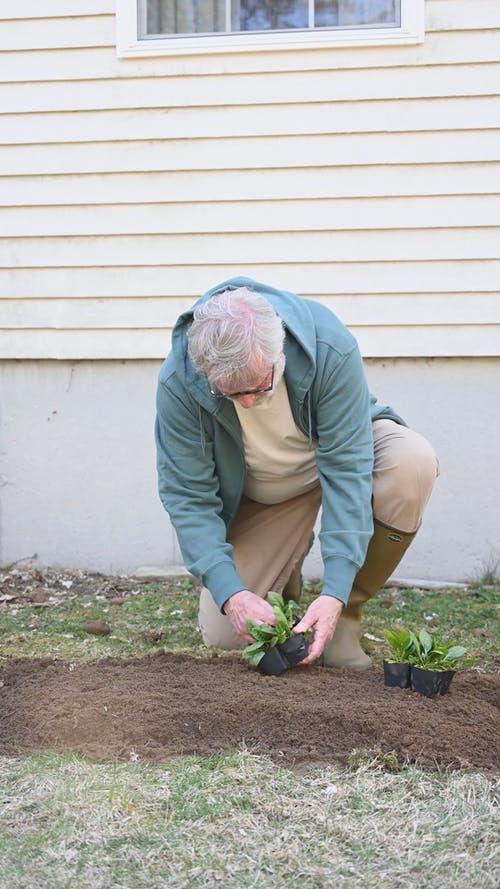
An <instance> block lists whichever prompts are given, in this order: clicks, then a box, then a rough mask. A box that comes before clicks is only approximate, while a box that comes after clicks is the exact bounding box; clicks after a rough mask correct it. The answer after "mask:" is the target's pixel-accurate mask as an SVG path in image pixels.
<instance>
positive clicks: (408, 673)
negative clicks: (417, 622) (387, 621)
mask: <svg viewBox="0 0 500 889" xmlns="http://www.w3.org/2000/svg"><path fill="white" fill-rule="evenodd" d="M384 635H385V638H386V639H387V641H388V643H389V645H390V646H391V648H392V652H393V656H392V657H388V658H387V659H386V660H385V661H384V681H385V684H386V685H389V686H397V687H399V688H410V687H411V688H412V689H413V691H418V692H420V694H423V695H426V696H427V697H432V696H433V695H437V694H441V695H444V694H445V693H446V692H447V691H448V689H449V687H450V683H451V680H452V679H453V676H454V675H455V672H456V668H457V661H458V660H459V659H460V658H462V657H463V656H464V654H465V648H463V646H462V645H444V644H442V643H439V642H437V641H436V639H435V638H433V636H431V634H430V633H428V632H427V630H425V629H424V630H420V632H419V633H418V634H416V633H413V632H411V630H405V629H403V630H400V631H399V632H394V631H392V630H385V631H384ZM474 663H475V661H474V660H467V661H463V663H462V666H464V667H465V666H470V665H471V664H474Z"/></svg>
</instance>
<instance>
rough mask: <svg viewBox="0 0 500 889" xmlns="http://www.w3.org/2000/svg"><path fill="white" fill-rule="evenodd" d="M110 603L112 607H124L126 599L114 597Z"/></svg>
mask: <svg viewBox="0 0 500 889" xmlns="http://www.w3.org/2000/svg"><path fill="white" fill-rule="evenodd" d="M108 601H109V604H110V605H123V604H124V602H125V599H122V597H121V596H113V598H112V599H109V600H108Z"/></svg>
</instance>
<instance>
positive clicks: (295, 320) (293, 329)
mask: <svg viewBox="0 0 500 889" xmlns="http://www.w3.org/2000/svg"><path fill="white" fill-rule="evenodd" d="M239 287H247V288H248V289H249V290H254V291H255V292H256V293H259V294H260V295H261V296H263V297H264V299H267V301H268V302H269V303H270V304H271V305H272V306H273V308H274V310H275V311H276V313H277V314H278V315H279V316H280V318H281V319H282V321H283V323H284V326H285V331H286V334H287V336H286V339H285V356H286V368H285V377H286V376H290V375H293V383H294V387H295V388H296V389H297V390H298V392H299V393H300V392H301V393H302V397H305V395H306V393H307V391H308V389H309V388H310V385H311V382H312V380H313V377H314V373H315V370H316V335H315V325H314V320H313V317H312V315H311V312H310V309H309V306H308V304H307V301H306V300H303V299H302V298H301V297H299V296H297V295H296V294H294V293H290V292H289V291H287V290H277V289H276V288H274V287H270V286H269V285H267V284H261V283H259V282H258V281H254V280H253V279H252V278H247V277H243V276H240V277H236V278H229V279H228V280H227V281H223V282H222V283H221V284H217V285H216V286H215V287H212V288H211V289H210V290H208V291H207V292H206V293H205V294H203V296H202V297H200V299H199V300H197V301H196V303H195V304H194V305H193V306H192V307H191V308H190V309H188V310H187V311H185V312H183V313H182V315H180V316H179V318H178V319H177V321H176V323H175V326H174V329H173V331H172V355H173V358H174V364H175V372H176V374H178V375H179V377H180V378H181V379H182V381H183V382H184V384H185V385H186V386H187V387H188V389H189V391H190V392H191V394H192V395H193V397H194V398H195V399H196V400H197V401H198V402H199V404H201V405H202V406H203V407H204V408H205V409H206V410H208V411H210V412H211V413H213V412H215V410H216V409H217V401H216V399H214V398H213V397H212V396H211V395H210V392H209V388H208V382H207V380H206V378H205V377H204V375H203V374H200V373H198V372H197V371H196V370H195V368H194V366H193V363H192V361H191V359H190V358H189V355H188V350H187V346H188V340H187V334H188V330H189V327H190V326H191V323H192V320H193V314H194V311H195V309H196V308H197V306H199V305H201V304H202V303H204V302H206V301H207V300H209V299H211V297H212V296H215V294H216V293H222V292H223V291H224V290H237V289H238V288H239ZM291 359H293V360H291Z"/></svg>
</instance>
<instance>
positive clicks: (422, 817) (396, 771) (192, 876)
mask: <svg viewBox="0 0 500 889" xmlns="http://www.w3.org/2000/svg"><path fill="white" fill-rule="evenodd" d="M16 572H17V573H16ZM37 572H38V573H37ZM0 580H1V584H2V585H1V590H0V657H1V658H2V660H1V661H0V663H1V664H4V665H7V664H10V663H12V661H13V659H15V658H20V657H21V658H26V659H30V658H53V657H56V658H57V659H59V660H63V661H65V662H68V664H69V667H70V668H72V667H75V668H78V665H79V664H87V663H95V662H96V661H99V660H100V659H102V658H105V657H107V656H109V655H111V656H113V657H114V658H116V657H118V658H125V657H128V658H130V657H134V658H143V657H145V656H148V655H151V654H154V653H155V652H161V651H164V650H165V649H168V650H169V651H174V652H184V653H190V654H192V655H193V656H200V655H206V654H207V652H206V650H205V649H204V647H203V645H202V643H201V640H200V634H199V631H198V630H197V627H196V603H197V589H196V586H195V584H193V583H192V582H191V580H190V579H189V578H186V577H182V578H172V579H168V580H162V581H148V580H143V579H142V580H139V579H137V578H120V579H116V578H115V579H113V578H105V577H101V576H96V575H86V574H84V573H83V572H77V571H75V572H71V571H67V572H63V571H55V570H54V571H52V572H50V571H47V570H43V569H37V568H35V567H33V566H32V565H29V566H17V567H16V566H14V568H12V569H10V570H7V569H5V570H4V571H3V572H2V574H1V577H0ZM316 593H317V587H316V586H315V585H314V584H309V586H308V587H307V588H306V590H305V594H304V601H305V602H307V601H308V600H310V599H311V598H312V597H313V596H314V595H315V594H316ZM498 603H499V591H498V590H496V589H493V588H486V587H482V586H479V585H476V586H473V587H471V588H470V589H463V590H440V591H432V592H429V591H424V590H403V589H398V588H391V589H388V590H385V591H383V592H382V593H381V594H380V595H379V597H378V598H377V600H375V601H374V602H372V603H369V605H368V606H367V607H366V609H365V621H364V629H365V633H366V636H365V638H364V644H365V645H366V648H367V650H369V651H370V653H371V654H372V656H373V658H374V661H375V662H376V663H377V664H380V663H381V661H382V658H383V655H384V652H385V651H386V650H387V648H386V645H385V642H384V641H383V638H384V637H383V630H384V628H388V627H391V628H392V627H396V628H397V627H400V626H402V625H403V623H404V625H407V626H409V627H410V628H412V629H415V628H419V627H421V626H426V627H428V628H429V630H430V631H431V632H435V633H436V634H439V636H440V637H441V636H442V637H444V638H449V637H453V639H455V640H456V641H459V642H460V643H461V644H464V645H465V646H466V647H467V649H468V654H469V655H470V656H471V657H475V658H476V659H477V664H476V666H475V667H473V668H472V669H473V670H474V671H479V672H481V671H484V672H487V673H494V672H495V671H496V670H497V669H498V632H497V630H496V628H497V623H495V615H496V614H497V610H498ZM89 618H91V619H95V620H102V621H106V622H107V623H108V624H109V626H110V632H109V634H108V635H103V636H95V635H92V634H89V633H86V632H85V630H84V629H83V627H84V623H85V621H86V620H88V619H89ZM1 681H2V680H1V677H0V682H1ZM266 681H267V680H266ZM275 681H277V680H275ZM278 688H279V686H278ZM278 693H279V692H278ZM263 716H264V714H263ZM494 741H495V739H494V738H492V739H491V742H492V743H494ZM497 787H498V784H497V776H496V775H495V774H493V773H491V772H488V773H484V774H483V773H481V772H478V771H471V770H470V769H453V770H451V769H446V770H439V769H438V770H436V769H434V770H431V771H424V770H422V769H421V768H418V767H417V766H415V765H414V764H405V763H394V762H392V761H391V760H390V758H388V757H387V756H386V755H385V754H384V753H383V751H381V750H378V749H377V748H374V749H372V750H362V751H359V750H357V751H353V753H352V755H351V756H350V758H349V761H348V762H347V763H346V764H345V765H342V766H341V765H339V764H338V763H335V762H332V763H328V764H326V765H325V764H324V763H323V764H321V766H318V765H315V764H314V763H311V764H302V765H301V766H300V768H289V767H285V766H283V765H280V764H279V762H276V760H275V759H272V758H270V757H268V756H263V755H262V754H261V753H260V752H259V749H258V745H255V746H251V747H249V746H248V745H246V744H245V743H241V744H240V745H238V747H237V748H235V749H223V748H221V749H220V750H219V751H218V752H216V753H214V754H212V755H211V756H204V757H201V756H183V757H175V758H169V759H167V760H165V761H164V762H161V763H155V764H152V763H151V762H148V761H147V760H146V759H144V758H141V757H138V756H137V755H134V753H133V752H132V753H131V754H130V755H129V757H128V760H125V759H124V758H121V759H119V760H118V759H114V760H113V761H111V762H105V763H102V762H93V761H91V760H90V759H88V758H86V757H83V756H75V755H73V754H72V753H70V752H68V753H65V754H64V753H59V754H54V753H52V752H44V753H40V752H33V753H32V754H30V755H23V756H20V757H7V756H3V757H1V758H0V887H2V889H4V887H5V889H63V887H64V889H80V887H81V889H83V887H85V889H87V887H89V886H90V887H92V889H101V887H102V889H136V887H137V889H139V887H148V889H157V887H158V889H160V887H169V889H170V887H172V889H177V887H185V889H198V887H199V889H201V887H231V889H232V887H234V889H236V887H238V889H239V887H242V889H247V887H248V889H250V887H255V889H267V887H274V886H282V887H290V889H296V887H304V889H306V887H325V889H326V887H328V889H371V887H373V889H375V887H376V889H379V887H380V889H385V887H387V889H396V887H401V889H403V887H405V889H406V887H415V889H417V887H418V889H426V887H429V889H430V887H432V889H448V887H450V886H454V887H458V889H462V887H463V889H471V887H474V889H483V887H484V889H486V887H495V889H496V886H497V885H498V883H499V877H500V873H499V860H498V851H499V850H498V846H495V839H496V836H497V834H496V831H495V817H496V813H497V809H496V796H495V792H496V790H497ZM496 856H497V857H496Z"/></svg>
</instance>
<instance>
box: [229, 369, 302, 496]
mask: <svg viewBox="0 0 500 889" xmlns="http://www.w3.org/2000/svg"><path fill="white" fill-rule="evenodd" d="M234 406H235V408H236V413H237V414H238V419H239V421H240V424H241V430H242V435H243V446H244V449H245V462H246V467H247V475H246V482H245V494H246V495H247V497H250V499H251V500H256V501H257V502H258V503H282V502H283V500H289V499H290V498H291V497H295V496H296V495H297V494H304V493H305V492H306V491H310V490H311V489H312V488H314V487H316V485H317V484H318V469H317V466H316V455H315V448H316V442H312V443H311V442H309V440H308V439H307V437H306V436H305V435H304V434H303V433H302V432H301V431H300V429H298V428H297V426H296V425H295V423H294V421H293V416H292V412H291V409H290V403H289V401H288V392H287V388H286V383H285V381H284V379H281V380H280V382H279V383H278V385H277V386H276V389H275V391H274V392H273V394H272V395H269V396H266V397H264V398H262V400H261V401H260V402H259V403H257V404H254V405H253V406H252V407H251V408H244V407H241V405H240V404H238V402H235V403H234Z"/></svg>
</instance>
